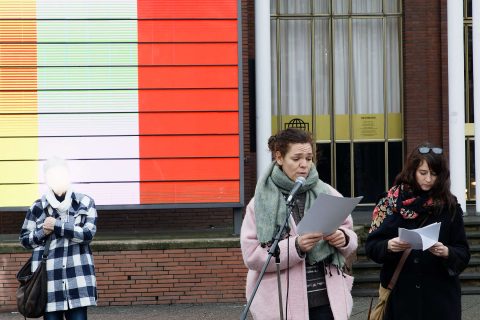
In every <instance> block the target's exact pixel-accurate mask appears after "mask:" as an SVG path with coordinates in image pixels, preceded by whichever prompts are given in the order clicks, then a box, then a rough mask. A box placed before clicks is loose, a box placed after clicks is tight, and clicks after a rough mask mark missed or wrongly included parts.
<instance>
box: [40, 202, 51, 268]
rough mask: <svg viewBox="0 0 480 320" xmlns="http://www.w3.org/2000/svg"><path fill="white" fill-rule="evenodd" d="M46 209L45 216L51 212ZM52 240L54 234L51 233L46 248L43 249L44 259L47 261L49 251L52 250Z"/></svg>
mask: <svg viewBox="0 0 480 320" xmlns="http://www.w3.org/2000/svg"><path fill="white" fill-rule="evenodd" d="M43 210H44V211H45V216H47V217H49V216H50V215H49V213H48V210H47V208H44V209H43ZM51 242H52V235H51V234H50V235H49V236H48V238H47V241H46V242H45V248H44V249H43V254H42V260H43V261H47V258H48V252H49V251H50V243H51Z"/></svg>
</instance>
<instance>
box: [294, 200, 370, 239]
mask: <svg viewBox="0 0 480 320" xmlns="http://www.w3.org/2000/svg"><path fill="white" fill-rule="evenodd" d="M362 198H363V197H356V198H343V197H336V196H331V195H328V194H323V193H321V194H320V195H319V196H318V197H317V199H315V202H314V203H313V205H312V206H311V207H310V209H309V210H308V211H307V212H306V213H305V215H304V217H303V218H302V220H301V221H300V223H299V224H298V226H297V232H298V234H300V235H302V234H306V233H310V232H321V233H323V234H324V235H329V234H331V233H333V232H334V231H335V230H337V229H338V227H339V226H340V225H341V224H342V223H343V221H345V219H346V218H347V217H348V215H349V214H350V213H351V212H352V210H353V209H354V208H355V206H356V205H357V204H358V203H359V202H360V200H362Z"/></svg>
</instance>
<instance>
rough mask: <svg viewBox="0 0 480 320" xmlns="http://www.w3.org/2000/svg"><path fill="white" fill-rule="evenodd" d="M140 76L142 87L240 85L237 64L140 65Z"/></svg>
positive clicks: (225, 86)
mask: <svg viewBox="0 0 480 320" xmlns="http://www.w3.org/2000/svg"><path fill="white" fill-rule="evenodd" d="M139 63H141V62H140V61H139ZM138 77H139V79H140V80H139V84H138V85H139V87H140V88H142V89H144V88H153V89H156V88H159V89H160V88H236V87H238V67H237V66H227V67H223V66H208V67H207V66H200V67H190V66H185V67H138Z"/></svg>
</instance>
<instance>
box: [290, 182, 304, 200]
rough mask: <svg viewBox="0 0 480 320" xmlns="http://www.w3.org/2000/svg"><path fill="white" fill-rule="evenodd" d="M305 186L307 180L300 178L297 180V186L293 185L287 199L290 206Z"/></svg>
mask: <svg viewBox="0 0 480 320" xmlns="http://www.w3.org/2000/svg"><path fill="white" fill-rule="evenodd" d="M304 184H305V178H304V177H298V178H297V180H295V184H294V185H293V188H292V191H290V194H289V195H288V198H287V204H290V203H291V202H292V200H293V197H295V195H296V194H297V192H298V190H300V188H301V187H302V186H303V185H304Z"/></svg>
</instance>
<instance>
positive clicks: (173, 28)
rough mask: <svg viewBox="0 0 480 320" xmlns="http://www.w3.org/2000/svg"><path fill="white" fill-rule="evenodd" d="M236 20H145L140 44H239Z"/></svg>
mask: <svg viewBox="0 0 480 320" xmlns="http://www.w3.org/2000/svg"><path fill="white" fill-rule="evenodd" d="M237 29H238V28H237V21H235V20H211V21H209V20H145V21H142V20H141V21H139V22H138V42H170V43H175V42H237V41H238V31H237Z"/></svg>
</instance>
